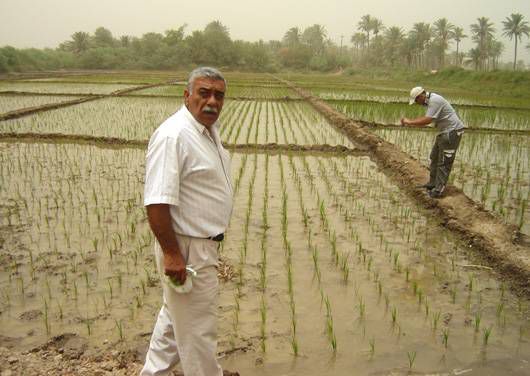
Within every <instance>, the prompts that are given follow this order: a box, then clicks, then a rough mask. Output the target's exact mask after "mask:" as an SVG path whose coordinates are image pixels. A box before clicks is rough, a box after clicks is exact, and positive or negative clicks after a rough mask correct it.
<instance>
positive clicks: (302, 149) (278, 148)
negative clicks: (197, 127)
mask: <svg viewBox="0 0 530 376" xmlns="http://www.w3.org/2000/svg"><path fill="white" fill-rule="evenodd" d="M0 140H3V141H12V142H25V141H27V142H30V143H35V142H65V143H75V144H79V143H87V144H92V145H97V146H109V147H120V146H122V147H139V148H142V149H143V148H146V147H147V144H148V142H149V141H148V140H128V139H126V138H117V137H97V136H88V135H79V134H63V133H11V132H9V133H0ZM223 146H224V147H225V148H226V149H228V150H237V151H238V152H243V153H244V152H249V153H260V152H261V153H271V154H273V153H281V152H296V153H311V154H315V153H320V154H330V155H364V154H365V152H363V151H361V150H357V149H352V148H348V147H346V146H343V145H327V144H318V145H297V144H276V143H269V144H229V143H226V142H223Z"/></svg>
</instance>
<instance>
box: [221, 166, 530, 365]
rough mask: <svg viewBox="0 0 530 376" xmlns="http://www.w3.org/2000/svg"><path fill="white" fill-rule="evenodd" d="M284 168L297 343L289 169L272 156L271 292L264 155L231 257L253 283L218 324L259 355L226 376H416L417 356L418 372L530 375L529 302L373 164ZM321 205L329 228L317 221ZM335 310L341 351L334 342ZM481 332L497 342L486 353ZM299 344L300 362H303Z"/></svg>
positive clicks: (232, 297)
mask: <svg viewBox="0 0 530 376" xmlns="http://www.w3.org/2000/svg"><path fill="white" fill-rule="evenodd" d="M281 158H282V166H283V168H284V176H285V187H286V188H285V191H286V192H287V196H288V204H287V219H288V236H287V237H288V241H289V243H290V245H291V248H292V258H291V271H292V275H293V285H294V293H293V296H294V298H293V299H292V300H294V302H295V315H294V317H295V320H294V321H296V332H293V313H292V312H293V310H292V308H291V306H292V303H291V298H290V297H289V282H288V268H287V265H288V264H289V262H288V258H287V257H286V251H285V247H284V243H283V240H282V232H281V231H282V230H281V227H282V225H281V222H282V219H281V218H282V214H281V211H282V192H283V188H282V184H281V173H280V166H279V161H278V160H279V157H270V158H269V168H270V171H269V173H270V176H269V179H268V189H269V195H270V197H269V202H268V208H267V213H268V223H269V225H270V228H269V229H268V230H267V231H265V232H266V239H267V243H266V260H267V267H266V270H267V283H266V288H265V289H264V290H263V289H262V283H261V278H262V277H261V276H260V268H261V265H263V254H262V251H261V249H262V245H261V244H262V239H263V233H264V228H263V219H262V217H263V195H264V189H265V188H264V187H265V186H266V183H265V181H264V180H263V179H264V176H263V171H264V169H265V166H264V164H265V163H266V162H265V157H263V156H259V157H257V159H258V160H257V162H256V165H257V166H258V167H257V168H258V171H259V172H260V173H259V174H257V175H256V178H255V179H256V181H255V183H254V184H253V189H252V192H253V200H252V201H251V202H252V204H251V211H252V215H251V219H250V221H249V225H248V227H249V235H248V237H247V246H246V247H245V246H244V244H245V235H244V229H245V223H246V212H247V210H248V206H249V201H248V200H247V199H246V198H243V199H241V200H237V202H238V209H237V210H236V214H235V216H234V218H233V220H232V224H231V231H230V232H229V234H232V235H231V236H229V237H228V239H227V241H226V244H225V246H224V249H225V253H226V254H227V255H228V256H229V257H230V259H232V260H235V263H236V265H239V266H238V267H237V268H239V269H240V270H242V271H243V275H244V278H243V281H242V286H240V287H239V289H240V291H241V292H240V293H238V289H237V285H236V284H234V286H233V294H230V293H228V294H226V295H225V294H223V295H222V297H223V302H224V303H225V304H228V305H230V304H231V306H232V307H233V312H232V315H231V316H230V314H228V320H223V321H222V323H221V328H222V332H223V335H224V336H228V338H229V339H228V342H229V343H232V344H234V345H235V346H236V347H238V346H240V347H242V346H244V345H245V344H247V343H251V344H252V345H253V346H254V347H255V348H257V352H256V353H251V354H249V353H246V354H241V355H238V356H233V357H229V359H228V360H227V363H226V364H227V367H228V368H234V369H240V370H243V371H244V373H245V374H278V373H279V374H309V375H318V374H338V375H347V374H352V372H356V373H359V374H364V373H368V372H373V373H375V374H378V373H381V374H389V373H391V372H395V373H397V374H399V373H403V374H406V373H407V372H408V370H409V356H410V357H411V358H412V357H414V356H415V359H414V361H413V364H412V369H413V370H416V371H419V372H427V373H441V374H443V373H446V374H452V372H453V371H455V370H463V369H472V370H473V373H472V374H487V373H484V370H485V369H487V370H488V372H490V374H524V373H525V370H526V366H527V363H526V362H527V361H528V354H529V350H530V348H529V345H528V330H529V326H528V321H527V318H528V301H527V300H524V299H523V300H520V299H518V298H517V297H515V296H512V295H511V294H510V293H509V292H508V291H507V287H506V286H504V285H503V283H502V280H501V279H500V278H499V277H498V276H496V275H495V274H494V273H493V272H492V271H491V270H488V269H485V268H481V267H480V266H481V264H482V261H481V260H480V258H478V257H477V256H476V255H473V254H472V253H470V252H469V250H468V249H467V247H466V246H465V245H463V244H460V243H459V242H458V240H457V239H455V238H454V237H453V236H452V235H451V234H450V233H449V232H447V231H444V230H443V229H441V228H440V227H439V225H438V223H436V221H435V220H434V219H433V218H429V215H428V214H427V213H424V212H422V211H421V210H420V209H418V208H417V207H416V206H415V205H414V203H413V202H411V201H410V200H409V199H408V198H407V197H405V196H403V195H402V194H401V193H400V192H399V191H398V190H397V188H396V187H394V186H393V185H392V183H391V182H389V181H387V180H386V178H385V177H384V176H383V175H381V174H380V173H378V172H377V170H376V169H375V166H374V165H373V164H371V162H369V161H368V160H367V159H362V158H354V157H348V158H314V157H306V163H307V166H309V171H310V172H308V171H306V168H305V167H304V162H303V158H297V157H295V158H293V160H294V162H293V163H294V164H293V165H294V167H290V165H289V162H288V158H287V157H285V156H283V157H281ZM253 165H254V162H253V157H249V160H247V164H246V171H247V172H246V174H245V178H244V181H243V183H242V186H241V187H242V188H241V189H240V191H241V192H245V191H248V189H249V187H250V185H251V182H252V180H253V173H252V171H253V170H252V169H253V168H254V167H253ZM293 171H297V172H296V174H297V175H298V176H299V177H300V179H301V182H302V184H301V186H302V189H301V194H302V202H303V203H304V207H305V209H306V210H307V211H308V213H309V216H310V221H309V222H310V223H309V224H308V227H307V228H306V227H305V226H304V224H303V221H302V218H303V214H302V209H301V208H300V204H299V197H298V194H299V193H298V192H299V190H298V188H297V184H296V183H295V182H296V178H295V177H294V176H295V174H294V173H293ZM310 175H311V176H313V181H314V183H313V184H314V187H313V188H311V187H312V184H311V183H310V181H311V179H309V176H310ZM326 180H327V181H328V182H326ZM319 198H320V201H319ZM319 202H320V203H322V202H324V205H323V206H321V205H320V204H319ZM322 207H324V208H325V212H326V213H327V214H326V218H327V221H328V224H327V225H324V224H323V220H322V219H321V208H322ZM341 208H342V209H341ZM346 212H348V214H346ZM237 213H240V214H239V215H237ZM345 216H346V217H347V218H348V219H347V220H345V219H344V218H345ZM310 229H311V234H312V235H311V243H312V246H316V247H317V248H318V252H319V253H318V265H319V270H320V281H319V279H318V277H316V276H315V266H314V265H315V264H314V261H313V256H312V254H313V252H312V251H311V246H309V245H308V238H309V235H308V234H309V230H310ZM234 230H236V231H234ZM333 233H335V238H336V252H338V253H340V256H339V258H340V260H343V259H344V257H347V256H345V255H349V258H348V259H347V260H348V261H347V265H348V268H349V276H348V280H347V281H345V280H344V271H343V267H342V265H341V264H342V261H339V265H338V266H337V265H336V261H335V257H334V256H333V245H332V241H331V239H333ZM359 246H360V247H361V249H362V251H359ZM244 248H246V249H247V254H246V256H245V257H243V256H242V250H243V249H244ZM396 255H397V256H396ZM407 276H408V277H407ZM379 282H380V283H381V284H379ZM379 286H381V288H380V289H379ZM228 288H229V287H228V286H226V287H225V290H228ZM326 298H327V299H328V301H329V302H330V306H331V309H330V311H331V315H332V317H333V331H334V335H335V337H336V343H337V344H336V351H333V348H332V345H331V341H330V336H329V334H328V333H327V330H326V327H327V325H328V324H327V323H328V313H327V312H328V311H327V309H326V303H325V301H326ZM263 302H265V304H266V306H267V315H266V319H265V320H264V319H263V316H262V314H261V307H262V305H263ZM238 307H239V308H238ZM235 312H237V313H235ZM393 312H394V314H395V317H396V318H395V320H393V319H392V316H393ZM223 316H224V317H226V316H227V314H224V315H223ZM236 322H237V324H235V323H236ZM263 322H265V324H263ZM262 326H264V327H265V330H264V332H265V333H266V334H265V338H263V335H262ZM485 330H487V331H490V330H491V332H490V336H489V338H488V341H487V344H484V336H485V334H484V333H485ZM293 333H295V334H293ZM293 339H294V340H295V341H296V343H297V346H298V356H294V347H293ZM262 343H265V349H266V351H265V352H263V350H262ZM414 354H415V355H414ZM256 364H257V365H256ZM331 370H332V371H331ZM455 372H457V371H455Z"/></svg>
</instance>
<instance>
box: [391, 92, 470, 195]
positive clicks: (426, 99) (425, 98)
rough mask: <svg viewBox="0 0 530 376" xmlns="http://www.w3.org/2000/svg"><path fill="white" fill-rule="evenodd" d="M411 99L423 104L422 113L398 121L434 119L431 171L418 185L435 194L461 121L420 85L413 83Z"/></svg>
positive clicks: (417, 123) (450, 160) (440, 187)
mask: <svg viewBox="0 0 530 376" xmlns="http://www.w3.org/2000/svg"><path fill="white" fill-rule="evenodd" d="M414 103H416V104H419V105H422V106H426V107H427V112H426V114H425V116H422V117H419V118H416V119H407V118H402V119H401V125H406V126H413V127H425V126H427V125H429V124H431V123H432V122H433V121H434V123H435V125H436V128H437V130H438V135H436V140H435V141H434V146H433V148H432V151H431V155H430V159H431V166H430V172H431V174H430V179H429V182H427V183H426V184H423V185H422V186H421V187H422V188H426V189H427V191H428V192H429V196H430V197H432V198H439V197H441V196H442V193H443V191H444V189H445V186H446V185H447V180H448V179H449V174H450V173H451V168H452V167H453V162H454V160H455V156H456V151H457V150H458V145H460V139H461V138H462V134H463V133H464V124H463V123H462V121H461V120H460V118H459V117H458V115H457V114H456V112H455V110H454V109H453V106H451V104H450V103H449V102H447V101H446V100H445V99H444V98H443V97H442V96H441V95H438V94H435V93H428V92H426V91H425V90H424V89H423V88H422V87H415V88H413V89H412V90H411V91H410V100H409V104H410V105H412V104H414Z"/></svg>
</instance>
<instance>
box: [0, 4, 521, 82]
mask: <svg viewBox="0 0 530 376" xmlns="http://www.w3.org/2000/svg"><path fill="white" fill-rule="evenodd" d="M502 24H503V25H502V35H503V36H507V37H508V38H509V39H510V40H513V41H514V60H513V69H514V70H515V69H517V68H518V64H519V65H522V66H524V64H521V63H520V62H518V61H517V52H518V43H521V42H522V40H523V38H524V37H528V36H529V34H530V26H529V24H528V22H527V21H526V20H525V19H524V16H522V15H521V14H518V13H515V14H512V15H510V17H506V19H505V21H503V23H502ZM185 28H186V25H183V26H181V27H179V28H177V29H170V30H167V31H165V32H164V33H154V32H150V33H146V34H144V35H142V36H141V37H133V36H128V35H124V36H121V37H119V38H117V37H114V36H113V35H112V33H111V31H110V30H108V29H106V28H104V27H99V28H97V29H96V30H95V32H94V33H93V34H90V33H87V32H84V31H78V32H75V33H74V34H72V36H71V38H70V39H69V40H67V41H65V42H63V43H61V44H60V45H59V46H58V47H57V48H55V49H35V48H30V49H16V48H14V47H10V46H6V47H3V48H0V73H5V72H12V71H31V70H55V69H181V68H188V67H190V66H196V65H215V66H218V67H223V68H230V69H241V70H250V71H257V72H260V71H278V70H282V69H295V70H315V71H332V70H337V69H344V68H348V67H383V68H384V67H392V68H395V67H404V68H405V67H406V68H408V69H416V70H433V69H443V68H445V67H446V66H448V65H450V66H457V67H461V66H468V67H470V68H473V69H475V70H481V71H487V70H494V69H498V68H499V57H500V55H501V54H502V52H503V51H504V48H505V46H504V44H503V43H502V42H500V41H499V40H498V39H497V37H496V32H497V30H496V27H495V25H494V24H493V22H491V21H490V20H489V19H488V18H486V17H479V18H477V20H476V22H475V23H473V24H471V25H470V31H469V33H470V35H466V34H465V32H464V29H463V28H462V27H459V26H455V25H453V24H452V23H450V22H449V21H448V20H447V19H446V18H440V19H438V20H436V21H435V22H434V23H433V24H432V25H431V24H429V23H425V22H418V23H415V24H414V25H413V26H412V28H411V29H410V30H409V31H405V30H404V29H403V28H401V27H399V26H390V27H386V26H385V25H384V24H383V22H382V21H381V20H380V19H378V18H376V17H373V16H371V15H364V16H362V17H361V19H360V21H359V22H358V23H357V25H356V29H355V30H354V32H353V35H352V36H351V38H350V42H351V46H346V45H345V44H344V45H343V38H344V36H341V42H340V45H337V43H334V42H333V41H332V40H331V39H330V38H329V37H328V35H327V32H326V29H325V27H324V26H322V25H319V24H315V25H311V26H309V27H306V28H305V29H302V28H299V27H292V28H290V29H289V30H287V31H286V32H285V34H284V35H283V38H282V39H281V40H272V41H268V42H264V41H262V40H260V41H258V42H247V41H243V40H233V39H232V38H231V37H230V33H229V30H228V28H227V27H226V26H225V25H223V24H222V23H221V22H219V21H213V22H210V23H209V24H208V25H206V27H205V28H204V29H203V30H195V31H193V32H191V34H186V32H185ZM465 38H471V39H472V41H473V42H474V47H473V48H471V49H470V50H469V51H461V49H460V43H461V42H462V40H464V39H465ZM453 42H454V43H455V45H456V46H455V47H456V50H455V51H454V52H451V53H449V52H448V50H449V48H450V45H451V44H452V43H453ZM526 48H528V49H530V44H529V45H526Z"/></svg>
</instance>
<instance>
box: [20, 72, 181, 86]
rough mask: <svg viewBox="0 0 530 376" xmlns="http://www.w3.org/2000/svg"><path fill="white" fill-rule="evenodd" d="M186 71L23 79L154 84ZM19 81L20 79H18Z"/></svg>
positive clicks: (66, 75) (68, 74) (171, 78)
mask: <svg viewBox="0 0 530 376" xmlns="http://www.w3.org/2000/svg"><path fill="white" fill-rule="evenodd" d="M187 75H188V72H156V71H154V72H145V71H141V72H115V71H114V72H107V73H105V72H100V73H93V72H89V73H87V72H74V73H65V74H62V75H61V74H59V75H57V76H55V77H42V78H33V79H24V80H23V81H24V82H54V83H103V84H105V83H106V84H124V83H126V84H130V85H142V84H156V83H161V82H167V81H172V80H185V79H186V77H187ZM18 82H20V81H18Z"/></svg>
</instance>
